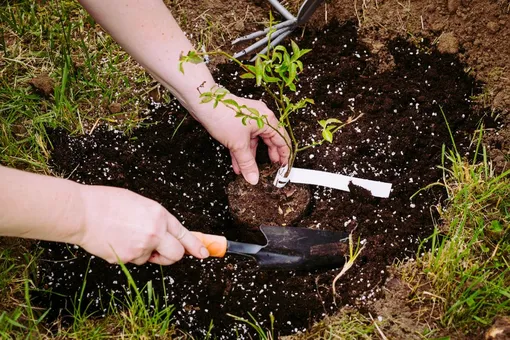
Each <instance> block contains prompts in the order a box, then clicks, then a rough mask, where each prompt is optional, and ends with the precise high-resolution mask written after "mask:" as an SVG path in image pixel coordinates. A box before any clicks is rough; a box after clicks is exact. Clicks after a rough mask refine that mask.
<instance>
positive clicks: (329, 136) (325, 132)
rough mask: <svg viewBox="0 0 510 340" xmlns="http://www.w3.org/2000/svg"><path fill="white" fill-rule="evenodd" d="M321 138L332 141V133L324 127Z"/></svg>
mask: <svg viewBox="0 0 510 340" xmlns="http://www.w3.org/2000/svg"><path fill="white" fill-rule="evenodd" d="M322 138H323V139H324V140H325V141H327V142H330V143H332V142H333V133H332V132H331V131H329V130H328V129H324V130H322Z"/></svg>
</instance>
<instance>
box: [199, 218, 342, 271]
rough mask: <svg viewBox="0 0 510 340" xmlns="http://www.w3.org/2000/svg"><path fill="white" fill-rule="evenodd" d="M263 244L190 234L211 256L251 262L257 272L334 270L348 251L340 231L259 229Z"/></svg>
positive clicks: (274, 227) (268, 227)
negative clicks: (257, 267) (245, 259)
mask: <svg viewBox="0 0 510 340" xmlns="http://www.w3.org/2000/svg"><path fill="white" fill-rule="evenodd" d="M260 230H261V231H262V233H263V234H264V236H265V238H266V240H267V244H266V245H259V244H252V243H242V242H234V241H229V240H227V239H226V238H225V237H224V236H219V235H210V234H203V233H199V232H192V233H193V235H195V236H196V237H197V238H198V239H200V241H202V243H203V244H204V246H205V247H206V248H207V249H208V250H209V253H210V255H211V256H213V257H224V256H225V255H226V254H227V253H230V254H238V255H244V256H248V257H251V258H253V259H255V261H256V262H257V264H258V265H259V267H260V268H261V269H284V270H311V269H315V268H324V267H329V268H338V267H340V266H342V265H343V264H344V262H345V255H346V254H348V252H349V242H348V240H349V235H348V234H347V233H344V232H333V231H325V230H312V229H307V228H295V227H279V226H261V227H260Z"/></svg>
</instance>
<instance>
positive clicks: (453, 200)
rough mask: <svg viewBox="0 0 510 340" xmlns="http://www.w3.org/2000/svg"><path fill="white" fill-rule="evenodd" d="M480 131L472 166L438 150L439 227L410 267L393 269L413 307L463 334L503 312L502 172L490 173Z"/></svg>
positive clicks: (509, 216) (508, 299)
mask: <svg viewBox="0 0 510 340" xmlns="http://www.w3.org/2000/svg"><path fill="white" fill-rule="evenodd" d="M482 130H483V129H480V135H479V138H478V145H477V148H476V153H475V157H474V159H473V160H472V161H469V160H467V159H464V158H462V157H461V156H460V154H459V153H458V151H457V149H456V148H455V144H454V150H450V151H447V150H446V149H445V148H444V147H443V164H442V166H441V168H442V169H443V173H444V178H443V182H442V183H439V185H442V186H444V188H445V189H446V191H447V193H448V198H447V200H446V202H445V204H444V205H440V206H438V207H437V210H438V211H439V214H440V216H441V222H442V223H441V224H440V225H438V226H436V227H435V231H434V234H433V235H432V236H430V237H429V238H428V239H427V240H425V242H424V243H423V245H422V247H421V248H420V250H419V254H421V256H419V257H418V258H417V260H416V262H415V263H412V262H411V263H407V264H405V265H403V266H401V267H400V268H399V270H400V272H401V273H402V277H403V278H404V279H405V280H406V281H407V282H409V284H410V285H411V286H412V287H414V296H415V297H414V299H413V303H414V304H416V305H418V306H420V307H421V308H422V309H425V310H426V313H428V314H429V315H430V317H431V318H432V321H434V322H435V323H436V325H437V326H438V327H440V328H445V329H454V328H455V329H458V330H461V331H464V332H465V333H466V334H474V332H477V331H479V330H480V329H482V328H484V327H486V326H487V325H489V324H491V323H492V320H493V318H494V317H495V316H497V315H508V314H509V313H510V261H509V258H510V170H509V171H506V172H504V173H502V174H500V175H496V174H495V172H494V171H493V169H492V166H491V163H490V161H489V160H488V157H487V152H486V150H485V147H483V146H482V145H481V140H482V135H481V134H482V132H481V131H482ZM479 156H481V157H482V159H481V160H479V159H478V157H479ZM425 245H427V248H425Z"/></svg>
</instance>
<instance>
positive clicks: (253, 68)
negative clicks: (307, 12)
mask: <svg viewBox="0 0 510 340" xmlns="http://www.w3.org/2000/svg"><path fill="white" fill-rule="evenodd" d="M271 33H272V32H270V33H269V35H271ZM269 43H270V42H269ZM291 49H292V51H291V52H289V51H288V50H287V48H286V47H284V46H281V45H279V46H276V47H274V48H268V49H267V52H266V53H264V54H259V55H257V57H256V59H255V63H254V64H253V65H249V64H244V63H242V62H241V61H239V60H238V59H236V58H234V57H233V56H231V55H230V54H228V53H226V52H223V51H215V52H207V53H205V52H204V53H202V52H196V51H190V52H188V54H186V55H182V56H181V59H180V63H179V70H180V71H181V72H182V73H184V67H183V64H184V63H186V62H191V63H194V64H198V63H201V62H203V58H204V57H205V56H206V55H222V56H224V57H226V58H227V59H229V60H231V61H233V62H235V63H236V64H237V65H239V66H240V67H241V69H242V70H243V71H244V73H243V74H242V75H241V78H242V79H253V80H254V81H255V84H256V85H257V86H261V87H263V88H264V90H265V91H266V92H267V93H268V94H269V95H270V96H271V98H272V99H273V100H274V103H275V104H276V107H277V112H276V115H277V118H278V125H277V126H274V125H272V124H270V123H269V121H268V118H267V116H266V115H264V114H261V113H260V112H259V111H258V110H256V109H254V108H250V107H247V106H246V105H241V104H239V103H238V102H237V101H235V100H234V99H232V97H231V96H228V94H229V92H228V90H226V89H224V88H221V87H217V86H215V87H213V88H212V89H210V90H209V91H207V92H201V93H200V98H202V101H201V102H202V103H210V102H213V106H214V108H216V107H217V106H218V104H219V103H222V104H223V105H225V106H226V107H228V108H230V109H232V110H233V111H234V112H235V115H236V117H239V118H240V119H241V120H242V123H243V124H244V125H246V124H248V122H249V121H254V122H255V123H256V124H257V126H258V127H259V128H263V127H264V126H268V127H269V128H271V129H273V130H274V131H275V132H276V133H278V134H279V135H280V136H281V137H282V138H284V139H285V141H286V142H287V146H288V147H289V149H290V155H289V159H288V169H287V173H286V174H285V176H288V175H289V173H290V170H291V168H292V166H293V164H294V161H295V159H296V155H297V153H298V152H300V151H303V150H306V149H308V148H311V147H314V146H318V145H321V144H323V143H324V142H329V143H331V142H333V135H334V134H335V132H337V131H338V130H340V129H341V128H343V127H344V126H345V125H348V124H350V123H353V122H354V121H356V120H357V119H359V118H360V117H361V116H362V114H360V115H358V116H357V117H355V118H349V119H348V120H347V121H345V122H343V121H341V120H339V119H337V118H329V119H324V120H319V121H318V123H319V125H320V126H321V128H322V133H321V135H322V139H321V140H319V141H314V142H312V143H310V144H305V145H302V144H301V142H300V141H299V140H298V139H297V138H296V136H295V134H294V132H293V128H292V124H291V119H290V115H291V114H292V113H294V112H296V111H299V110H302V109H305V108H306V107H307V106H309V105H311V104H314V101H313V99H310V98H306V97H305V98H301V99H299V100H297V101H293V100H292V99H291V98H290V97H289V96H288V95H287V93H288V92H289V91H290V92H296V89H297V86H296V85H297V83H298V81H299V78H298V76H299V74H300V73H301V72H302V71H303V62H302V61H301V60H300V59H301V57H303V56H304V55H305V54H307V53H308V52H310V51H311V50H310V49H301V48H299V46H298V45H297V44H296V43H295V42H294V41H291ZM199 91H200V89H199ZM281 128H284V129H285V130H286V132H287V134H288V136H289V137H290V140H288V138H286V137H285V136H284V134H283V133H282V132H281V131H282V130H281Z"/></svg>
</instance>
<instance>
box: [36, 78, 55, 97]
mask: <svg viewBox="0 0 510 340" xmlns="http://www.w3.org/2000/svg"><path fill="white" fill-rule="evenodd" d="M30 85H32V86H33V87H34V89H35V90H36V91H37V92H38V93H39V94H42V95H44V96H46V97H49V96H51V95H52V94H53V92H54V88H55V82H54V81H53V79H51V78H50V76H49V75H48V74H41V75H40V76H38V77H35V78H32V79H31V80H30Z"/></svg>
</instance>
